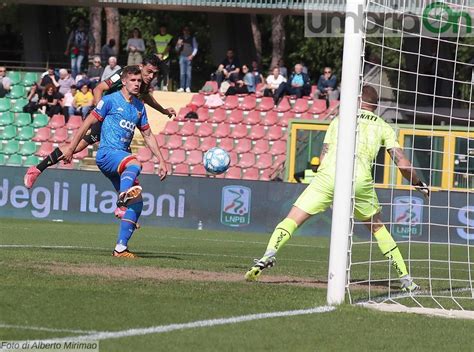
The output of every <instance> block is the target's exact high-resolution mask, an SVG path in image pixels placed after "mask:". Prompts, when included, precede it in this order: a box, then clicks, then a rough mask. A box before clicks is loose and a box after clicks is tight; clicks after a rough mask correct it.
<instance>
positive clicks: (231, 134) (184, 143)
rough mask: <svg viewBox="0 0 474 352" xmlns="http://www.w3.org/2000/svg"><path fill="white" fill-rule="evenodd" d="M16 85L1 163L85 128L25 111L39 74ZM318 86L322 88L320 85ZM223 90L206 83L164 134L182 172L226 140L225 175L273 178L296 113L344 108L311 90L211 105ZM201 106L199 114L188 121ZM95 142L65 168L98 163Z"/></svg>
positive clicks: (0, 102)
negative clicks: (275, 99)
mask: <svg viewBox="0 0 474 352" xmlns="http://www.w3.org/2000/svg"><path fill="white" fill-rule="evenodd" d="M9 75H10V76H9V77H10V78H12V77H13V79H14V80H13V81H14V83H15V84H14V85H13V88H12V91H11V93H10V95H9V96H7V97H6V98H1V99H0V164H2V165H3V164H7V165H15V166H30V165H35V164H37V163H38V161H39V160H41V158H43V157H45V156H47V155H48V154H50V153H51V152H52V150H53V149H54V148H55V147H57V146H58V145H60V144H62V143H68V142H69V141H70V140H71V138H72V136H73V134H74V133H75V131H76V130H77V129H78V128H79V127H80V126H81V124H82V118H81V116H70V118H69V120H68V121H67V123H66V119H65V117H64V116H63V115H60V114H58V115H54V116H53V117H52V118H49V117H48V116H47V115H44V114H42V113H35V114H32V115H30V114H29V113H24V112H23V107H24V106H25V105H26V104H27V102H28V101H27V100H26V99H25V97H26V94H27V91H28V88H29V87H31V85H32V84H34V82H36V81H37V79H38V74H37V73H35V72H26V73H23V74H22V73H20V72H10V73H9ZM313 88H314V87H313ZM216 93H218V88H217V84H216V82H206V84H205V85H204V87H203V89H202V90H201V91H200V93H197V94H194V95H193V96H192V98H191V100H190V103H189V104H188V105H187V106H186V107H183V108H181V109H180V111H179V113H178V115H177V117H176V118H175V119H173V120H169V121H168V122H166V125H165V126H164V128H163V130H162V131H161V132H160V133H159V134H157V135H156V140H157V142H158V144H159V145H160V147H161V149H162V154H163V157H164V158H165V160H167V161H168V162H169V163H170V164H171V166H172V168H173V173H175V174H177V175H192V176H198V177H202V176H206V175H208V174H207V173H206V170H205V169H204V167H203V165H202V156H203V153H204V152H206V151H207V150H209V149H210V148H212V147H215V146H219V147H221V148H223V149H225V150H226V151H228V152H229V154H230V157H231V167H230V168H229V170H228V171H227V172H226V173H225V174H224V175H218V176H213V175H208V176H212V177H220V178H231V179H232V178H234V179H235V178H236V179H249V180H263V181H268V180H270V179H272V178H273V177H274V172H275V171H276V170H278V169H281V167H282V165H283V164H284V162H285V160H286V139H287V127H288V123H289V121H290V120H291V119H293V118H297V119H327V118H331V117H332V116H334V115H335V113H336V112H337V108H338V105H339V102H338V101H333V102H331V103H330V104H327V102H326V100H321V99H315V100H313V99H312V98H311V96H312V95H311V96H310V97H309V98H308V97H304V98H302V99H295V98H294V97H291V96H290V97H284V98H283V99H282V101H281V102H280V103H279V104H278V106H275V105H274V102H273V99H272V98H270V97H262V96H261V95H259V94H257V95H240V96H238V95H231V96H227V97H225V96H223V95H222V94H220V95H219V96H220V98H221V99H222V100H223V101H224V104H223V105H222V106H220V107H218V108H215V109H212V108H208V107H207V105H206V99H207V97H206V96H209V95H211V94H216ZM190 111H195V112H196V113H197V115H198V119H187V118H186V114H187V113H189V112H190ZM132 148H133V151H134V152H135V153H136V154H137V158H138V160H140V161H141V162H142V163H143V173H150V174H153V173H156V170H157V168H156V164H157V162H158V161H157V160H156V159H154V158H153V157H152V154H151V152H150V151H149V149H148V148H146V147H145V146H143V141H139V142H134V144H133V145H132ZM93 156H94V152H93V150H92V148H86V149H85V150H84V151H82V152H80V153H78V154H75V155H74V163H71V164H68V165H64V164H62V163H61V164H60V165H59V166H58V167H60V168H76V167H77V168H83V167H84V168H88V167H89V166H92V167H94V168H95V162H93Z"/></svg>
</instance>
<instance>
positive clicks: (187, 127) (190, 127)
mask: <svg viewBox="0 0 474 352" xmlns="http://www.w3.org/2000/svg"><path fill="white" fill-rule="evenodd" d="M195 129H196V124H195V123H194V121H186V122H185V123H184V124H183V126H181V128H180V130H179V131H178V134H179V135H181V136H192V135H193V134H194V130H195Z"/></svg>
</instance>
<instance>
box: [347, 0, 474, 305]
mask: <svg viewBox="0 0 474 352" xmlns="http://www.w3.org/2000/svg"><path fill="white" fill-rule="evenodd" d="M365 6H366V7H365V10H364V23H365V24H364V35H363V65H362V68H361V69H362V72H361V77H362V84H361V86H362V85H371V86H372V87H374V88H375V89H376V90H377V92H378V95H379V105H378V110H377V111H376V113H377V114H378V115H379V116H382V117H383V118H384V119H385V120H386V121H388V122H390V123H391V124H392V127H394V129H395V131H396V133H397V136H398V142H399V144H400V146H401V147H402V148H403V150H404V152H405V155H406V156H407V158H408V159H409V160H410V161H411V163H412V164H413V167H414V169H415V170H416V173H417V174H418V176H420V178H421V179H422V180H423V181H424V182H425V183H426V184H428V185H429V186H430V189H431V197H430V198H429V199H424V197H423V196H422V194H420V193H418V192H416V190H414V188H413V187H411V186H410V185H409V183H408V182H407V181H406V180H404V179H403V177H402V175H401V174H400V172H399V171H398V170H397V168H396V167H395V165H394V164H393V161H392V160H391V158H390V156H389V155H388V153H386V152H385V149H383V148H382V149H381V151H380V154H379V156H378V158H377V160H376V163H375V166H374V169H373V176H374V180H375V184H376V192H377V194H378V197H379V202H380V204H381V206H382V207H383V208H382V209H383V210H382V220H383V222H384V224H385V226H386V227H387V229H388V230H389V232H390V233H391V234H392V236H393V238H394V239H395V241H396V242H397V244H398V246H399V248H400V251H401V254H402V255H403V257H404V260H405V263H406V266H407V269H408V272H409V273H410V275H411V276H412V277H413V279H414V281H415V282H416V283H417V284H418V285H419V286H420V288H421V289H420V290H419V291H418V292H416V293H414V294H406V293H403V292H402V291H401V290H400V282H399V278H398V274H397V272H396V271H395V270H394V268H393V266H392V265H391V263H390V262H389V261H388V260H387V259H386V258H385V257H384V256H383V255H382V254H381V252H380V250H379V248H378V246H377V242H376V240H375V238H374V237H373V236H371V235H370V232H369V231H368V230H367V229H366V227H365V226H363V224H362V223H361V222H358V221H357V220H356V219H355V218H354V217H353V218H352V221H351V234H350V239H349V252H348V270H347V273H348V275H347V276H348V278H347V285H346V289H347V293H348V295H349V298H350V301H351V302H352V303H361V302H363V303H373V304H381V303H392V307H407V309H409V308H410V307H413V308H415V307H416V308H417V309H419V308H422V309H426V311H428V309H431V308H434V309H437V310H439V311H445V312H449V311H451V310H458V311H474V289H473V275H474V194H473V195H471V192H472V190H473V189H474V130H473V128H474V110H473V109H474V106H473V98H474V94H473V93H474V92H473V81H474V71H473V68H474V33H473V27H472V26H473V23H472V22H473V19H474V4H473V2H472V1H470V0H458V1H455V0H452V1H437V2H432V1H412V0H410V1H408V0H401V1H389V0H369V1H366V5H365ZM342 99H344V97H342ZM356 163H357V161H356ZM353 201H354V197H353ZM353 203H354V202H353Z"/></svg>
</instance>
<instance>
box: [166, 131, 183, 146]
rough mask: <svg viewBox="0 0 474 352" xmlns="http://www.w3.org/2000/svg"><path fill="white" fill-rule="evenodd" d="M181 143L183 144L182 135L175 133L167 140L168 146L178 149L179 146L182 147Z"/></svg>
mask: <svg viewBox="0 0 474 352" xmlns="http://www.w3.org/2000/svg"><path fill="white" fill-rule="evenodd" d="M181 144H182V141H181V136H178V135H176V134H174V135H172V136H170V137H169V138H168V141H167V142H166V148H168V149H178V148H181Z"/></svg>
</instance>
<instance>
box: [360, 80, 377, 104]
mask: <svg viewBox="0 0 474 352" xmlns="http://www.w3.org/2000/svg"><path fill="white" fill-rule="evenodd" d="M362 102H363V103H366V104H369V105H372V107H373V108H374V110H375V109H376V108H377V105H378V102H379V95H378V93H377V91H376V90H375V88H374V87H372V86H368V85H365V86H363V87H362Z"/></svg>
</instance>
